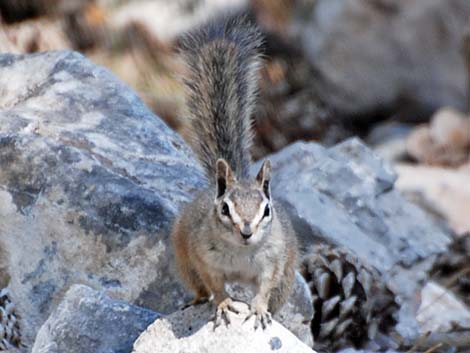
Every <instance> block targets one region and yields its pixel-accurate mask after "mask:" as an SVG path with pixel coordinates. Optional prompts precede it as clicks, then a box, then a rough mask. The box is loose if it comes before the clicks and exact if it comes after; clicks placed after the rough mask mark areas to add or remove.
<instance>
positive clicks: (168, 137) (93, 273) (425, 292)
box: [0, 0, 470, 353]
mask: <svg viewBox="0 0 470 353" xmlns="http://www.w3.org/2000/svg"><path fill="white" fill-rule="evenodd" d="M240 14H242V15H245V16H248V17H249V18H250V19H251V20H252V21H254V22H256V23H257V24H258V25H259V26H260V27H261V29H262V31H263V33H264V35H265V38H266V39H265V45H264V53H263V56H264V65H263V67H262V70H261V77H260V92H259V98H260V99H259V101H260V103H259V107H258V110H257V111H256V113H255V124H254V127H255V131H256V136H255V145H254V148H253V154H254V156H255V159H260V158H262V157H265V156H267V155H270V154H273V155H272V158H273V160H274V161H275V162H276V165H277V170H276V173H277V174H278V175H279V177H278V182H277V184H276V186H275V187H274V191H275V192H276V193H277V194H278V195H279V196H281V197H282V196H283V195H285V194H286V191H287V194H288V195H289V196H287V197H285V196H284V197H283V198H284V199H285V201H286V202H287V204H288V205H289V207H290V209H291V210H292V212H293V214H294V215H295V216H296V221H295V224H296V227H297V230H298V231H299V234H303V235H304V239H303V241H302V242H301V243H302V244H303V255H302V263H301V267H300V268H299V271H300V272H299V273H300V274H301V275H302V276H298V277H299V278H298V283H297V287H298V291H297V290H296V291H297V294H296V296H295V297H296V298H301V299H302V300H299V299H293V300H292V302H291V303H290V304H289V305H291V306H290V307H289V308H290V309H288V310H287V311H286V312H285V313H283V314H282V315H281V316H280V317H279V318H277V320H279V322H281V323H282V324H283V325H284V326H286V327H287V328H289V329H290V330H291V331H292V332H294V333H296V335H297V337H299V338H300V339H301V340H302V341H303V342H304V343H306V344H308V345H310V346H311V344H312V341H315V344H314V346H313V347H314V349H316V350H318V351H319V352H335V351H339V350H342V351H343V352H351V353H352V352H356V350H365V351H388V352H410V353H412V352H426V353H432V352H440V353H444V352H445V353H454V352H470V309H469V306H470V302H469V299H468V298H470V240H469V239H470V1H469V0H172V1H168V0H1V1H0V67H1V71H0V92H1V97H0V122H1V124H0V162H1V164H0V167H1V169H2V170H0V245H1V247H0V351H2V350H7V349H10V350H23V351H31V350H33V351H34V352H37V353H39V352H41V353H46V352H50V353H52V352H57V353H58V352H63V351H66V350H67V349H72V351H73V352H75V353H76V352H91V351H94V352H128V351H129V352H130V350H131V349H132V343H133V341H134V340H135V339H136V338H137V336H138V335H139V334H140V333H141V332H142V331H143V330H144V329H145V327H147V326H148V325H149V324H150V323H151V322H152V321H153V320H154V319H155V318H157V317H159V316H160V315H162V314H167V313H170V312H172V311H174V310H175V309H176V308H177V307H178V305H180V304H182V302H183V301H184V300H185V299H187V293H185V292H184V290H183V289H182V288H181V287H180V286H179V285H178V284H177V282H176V281H175V280H174V278H173V277H172V275H171V274H169V273H167V268H168V264H169V263H171V258H170V257H171V256H170V255H169V253H168V251H167V250H168V243H167V233H168V225H169V224H171V220H172V219H173V217H174V215H175V214H176V212H177V209H178V207H179V205H180V204H182V203H183V202H185V201H187V200H188V199H189V197H190V196H189V195H190V193H191V192H192V191H194V190H195V189H197V188H200V187H201V186H203V185H204V180H203V179H202V177H201V175H200V172H199V169H198V167H197V162H196V161H194V159H193V157H192V155H191V153H190V152H189V150H188V148H187V147H186V146H185V144H184V142H183V140H181V139H180V138H179V137H178V136H177V135H176V134H174V133H173V132H172V131H171V130H170V129H168V128H167V127H166V126H165V125H164V124H162V122H161V121H160V119H159V118H161V119H162V120H163V121H165V122H166V124H167V125H168V126H169V127H171V128H173V129H174V130H176V131H177V132H179V133H181V134H182V135H183V136H184V133H185V132H184V126H185V120H184V109H183V106H184V98H183V91H182V86H181V84H180V82H179V76H180V75H181V74H182V73H183V69H184V67H183V65H182V64H181V62H180V60H179V58H178V55H177V54H178V52H177V47H178V40H179V37H180V35H181V34H182V33H184V32H186V31H188V30H191V29H193V28H195V27H197V26H200V25H201V24H203V23H204V22H206V21H208V20H217V19H219V18H221V17H223V16H237V15H240ZM53 50H74V51H78V52H81V53H82V54H83V55H85V56H86V57H87V58H88V59H89V60H91V61H92V62H93V63H94V64H96V65H100V66H104V67H106V68H108V69H109V70H110V71H111V72H112V73H114V74H115V75H116V76H117V77H119V78H120V79H121V80H122V81H124V82H125V83H127V84H128V85H129V86H130V87H131V88H132V89H133V90H134V91H135V92H136V94H137V96H138V97H139V98H140V99H141V100H142V101H143V102H144V103H145V105H146V106H147V107H148V108H149V109H150V110H151V111H153V113H155V115H153V114H151V112H150V111H147V110H146V109H147V108H145V107H144V106H143V105H142V104H141V103H140V101H139V99H138V98H137V97H136V96H133V93H132V92H131V91H130V90H129V89H128V88H127V87H125V86H121V84H120V83H119V82H118V81H117V80H116V79H114V78H113V77H112V76H111V75H109V73H107V72H104V71H101V69H99V68H97V66H95V65H94V64H92V63H91V62H89V61H87V60H85V59H84V58H82V57H80V56H78V55H76V54H70V53H67V52H58V53H48V54H37V55H27V56H16V55H10V54H6V53H12V54H34V53H39V52H44V51H53ZM90 112H93V113H90ZM88 113H90V114H88ZM87 114H88V115H87ZM158 117H159V118H158ZM116 122H117V123H116ZM129 136H131V137H129ZM354 136H357V137H359V138H360V139H362V141H364V142H360V141H359V140H357V139H349V140H348V141H347V142H345V143H342V144H338V143H340V142H341V141H343V140H345V139H348V138H351V137H354ZM49 139H52V140H49ZM130 140H132V141H134V142H133V143H130V142H129V141H130ZM299 140H302V141H307V142H315V143H305V144H304V143H296V144H293V145H292V143H294V142H296V141H299ZM51 141H52V142H51ZM288 145H289V147H287V148H285V147H286V146H288ZM377 156H379V157H380V158H381V159H378V158H377ZM12 165H14V167H12ZM5 166H6V167H5ZM176 176H178V182H177V183H176V184H175V183H174V180H175V177H176ZM10 194H11V195H10ZM57 219H58V220H60V221H54V222H51V220H57ZM84 230H85V231H84ZM62 234H68V235H69V237H64V236H63V235H62ZM92 235H99V236H97V238H96V239H95V238H93V236H92ZM32 239H33V240H32ZM19 242H20V243H22V244H26V245H24V246H22V247H21V249H19V247H18V244H19ZM319 243H321V244H319ZM25 253H26V254H28V256H26V257H25V256H24V254H25ZM84 253H86V254H91V255H90V256H89V257H87V258H86V261H85V260H84V259H83V256H84V255H83V254H84ZM130 259H132V260H130ZM152 269H156V270H155V272H152ZM77 283H79V284H83V285H86V286H90V287H92V288H93V289H95V290H98V291H104V292H106V295H111V296H112V297H113V298H115V299H119V300H122V301H125V302H120V301H117V300H115V299H110V298H108V297H106V296H105V295H104V294H102V293H101V292H95V291H94V290H93V289H91V288H88V287H85V286H82V287H77V286H72V288H71V289H70V290H69V287H70V286H71V285H74V284H77ZM302 288H304V289H305V291H302V290H301V289H302ZM299 293H300V294H299ZM80 298H81V299H80ZM175 298H177V299H175ZM305 300H307V302H308V303H311V304H312V305H311V307H310V310H304V309H299V308H304V307H303V306H302V305H305ZM127 302H129V303H131V304H132V305H129V304H127ZM299 303H303V304H299ZM141 307H143V308H141ZM292 308H293V309H292ZM312 309H313V310H312ZM289 310H290V311H289ZM156 311H158V312H159V314H157V313H156ZM124 312H125V314H123V313H124ZM299 312H301V315H300V319H299V316H296V315H297V314H298V313H299ZM93 313H94V314H93ZM196 314H197V312H196V313H194V315H196ZM92 315H97V316H96V317H94V318H93V316H92ZM197 315H198V314H197ZM175 317H176V318H179V316H178V315H176V316H175ZM77 318H78V319H77ZM96 318H98V319H99V321H100V322H102V323H103V324H102V325H101V326H96V323H95V320H97V319H96ZM77 320H78V321H77ZM172 320H173V319H171V317H170V319H169V321H170V322H172ZM178 320H179V319H178ZM293 322H295V323H296V324H295V325H292V323H293ZM289 323H291V325H290V326H289ZM297 323H299V324H298V325H297ZM302 323H303V325H302ZM120 325H123V326H120ZM201 325H202V324H201ZM306 327H307V331H308V334H305V332H306V329H305V328H306ZM120 330H125V331H126V332H129V335H130V336H129V335H128V336H126V337H124V336H119V337H118V336H115V334H116V332H117V331H120ZM38 332H39V334H38ZM204 332H205V331H204ZM36 335H37V339H36ZM152 339H153V338H152V337H150V338H149V339H148V340H149V341H150V342H153V341H152ZM253 339H255V338H253ZM256 339H259V340H260V342H261V341H262V339H263V338H262V337H261V338H259V337H258V338H256ZM144 341H145V340H144ZM202 341H204V339H203V340H202ZM288 341H289V342H291V341H290V338H289V340H288ZM70 342H74V344H76V345H73V348H71V347H72V346H71V345H70ZM276 342H277V341H276ZM294 343H295V342H294ZM152 344H153V343H152ZM237 344H239V343H237ZM33 346H34V348H33ZM271 347H273V345H271ZM274 347H276V344H274ZM140 349H142V351H144V350H143V348H140ZM302 349H303V348H302ZM299 351H300V349H299Z"/></svg>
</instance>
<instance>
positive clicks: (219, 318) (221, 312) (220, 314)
mask: <svg viewBox="0 0 470 353" xmlns="http://www.w3.org/2000/svg"><path fill="white" fill-rule="evenodd" d="M229 311H231V312H233V313H235V314H239V313H240V312H239V311H238V309H237V308H235V306H234V305H233V300H232V299H231V298H226V299H224V300H223V301H221V302H220V303H219V304H218V305H217V309H216V312H215V315H214V317H213V318H212V320H213V321H214V330H215V329H216V328H217V327H218V326H220V325H221V324H222V322H224V323H225V325H227V326H228V325H229V324H230V318H229V316H228V312H229Z"/></svg>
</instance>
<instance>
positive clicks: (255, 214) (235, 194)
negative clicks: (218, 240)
mask: <svg viewBox="0 0 470 353" xmlns="http://www.w3.org/2000/svg"><path fill="white" fill-rule="evenodd" d="M220 163H223V164H224V165H222V164H220ZM219 167H220V171H221V172H222V173H218V181H217V183H218V185H217V187H218V194H217V198H216V200H215V206H216V212H217V215H218V218H219V220H220V222H222V223H223V224H224V225H225V227H226V228H227V232H226V233H224V234H221V236H222V237H224V238H225V239H226V240H227V241H229V242H230V243H233V244H237V245H242V246H249V245H252V244H256V243H258V242H259V241H261V240H262V239H263V238H264V236H265V235H266V234H267V233H268V232H269V230H270V226H271V221H272V215H273V210H272V205H271V199H270V192H269V179H270V172H271V166H270V163H269V161H267V162H265V163H264V164H263V167H262V168H261V170H260V173H259V174H258V176H257V178H256V181H254V182H237V181H236V180H235V179H234V178H233V176H232V175H231V171H230V169H227V168H229V167H228V165H227V163H226V162H225V161H222V162H218V171H219ZM219 177H220V178H219Z"/></svg>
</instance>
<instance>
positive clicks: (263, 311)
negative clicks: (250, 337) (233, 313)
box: [243, 300, 273, 331]
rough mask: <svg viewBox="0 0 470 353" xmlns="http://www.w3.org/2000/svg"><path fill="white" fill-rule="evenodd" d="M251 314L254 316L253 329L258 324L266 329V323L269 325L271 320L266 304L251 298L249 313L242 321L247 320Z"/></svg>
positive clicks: (256, 327)
mask: <svg viewBox="0 0 470 353" xmlns="http://www.w3.org/2000/svg"><path fill="white" fill-rule="evenodd" d="M253 316H254V317H255V325H254V327H255V331H256V330H257V329H258V327H259V326H260V325H261V327H262V328H263V330H264V329H266V327H268V325H271V324H272V322H273V320H272V316H271V313H270V312H269V311H268V308H267V306H266V305H264V304H262V303H259V302H257V301H256V300H253V302H252V303H251V305H250V313H249V314H248V316H247V317H246V318H245V321H243V323H245V322H247V321H248V320H249V319H251V318H252V317H253Z"/></svg>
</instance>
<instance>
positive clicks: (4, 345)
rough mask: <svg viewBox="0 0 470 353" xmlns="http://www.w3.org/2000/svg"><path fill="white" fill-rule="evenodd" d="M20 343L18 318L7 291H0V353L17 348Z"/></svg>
mask: <svg viewBox="0 0 470 353" xmlns="http://www.w3.org/2000/svg"><path fill="white" fill-rule="evenodd" d="M20 343H21V337H20V327H19V323H18V317H17V316H16V314H15V305H14V304H13V302H12V301H11V299H10V294H9V291H8V289H6V288H3V289H2V290H0V351H4V350H8V349H10V348H12V347H19V346H20Z"/></svg>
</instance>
